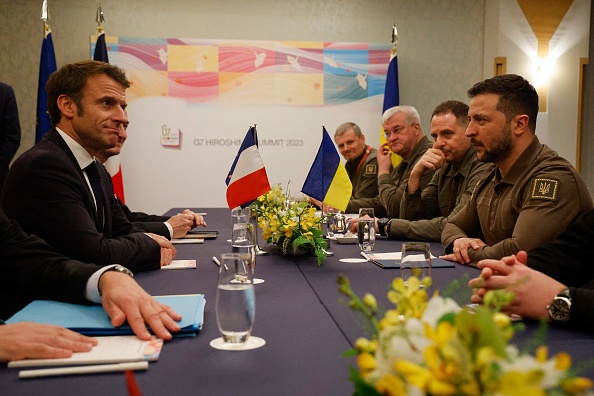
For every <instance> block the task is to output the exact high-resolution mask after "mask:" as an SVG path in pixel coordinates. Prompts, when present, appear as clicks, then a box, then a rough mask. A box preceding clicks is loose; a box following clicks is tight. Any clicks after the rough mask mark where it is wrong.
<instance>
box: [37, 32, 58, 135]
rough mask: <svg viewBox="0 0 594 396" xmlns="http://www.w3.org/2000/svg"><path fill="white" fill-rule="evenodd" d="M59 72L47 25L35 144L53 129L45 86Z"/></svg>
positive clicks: (41, 64) (38, 93)
mask: <svg viewBox="0 0 594 396" xmlns="http://www.w3.org/2000/svg"><path fill="white" fill-rule="evenodd" d="M56 70H58V68H57V66H56V54H55V53H54V42H53V41H52V31H51V30H50V28H49V26H48V25H45V37H44V38H43V43H42V44H41V61H40V62H39V84H38V86H37V127H36V129H35V143H37V142H38V141H40V140H41V138H42V137H43V135H45V133H46V132H47V131H49V130H50V128H51V127H52V124H51V121H50V117H49V114H48V113H47V90H46V89H45V84H46V83H47V80H48V78H49V76H50V75H51V74H52V73H53V72H55V71H56Z"/></svg>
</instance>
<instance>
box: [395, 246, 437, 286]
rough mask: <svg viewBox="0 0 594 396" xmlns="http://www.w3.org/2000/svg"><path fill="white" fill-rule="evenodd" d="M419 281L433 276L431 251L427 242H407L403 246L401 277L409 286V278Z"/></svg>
mask: <svg viewBox="0 0 594 396" xmlns="http://www.w3.org/2000/svg"><path fill="white" fill-rule="evenodd" d="M411 276H415V277H417V278H419V280H421V279H423V278H424V277H426V276H429V277H430V276H431V249H430V246H429V244H428V243H426V242H405V243H403V244H402V256H401V259H400V277H401V278H402V279H404V283H405V284H408V282H407V280H408V278H409V277H411Z"/></svg>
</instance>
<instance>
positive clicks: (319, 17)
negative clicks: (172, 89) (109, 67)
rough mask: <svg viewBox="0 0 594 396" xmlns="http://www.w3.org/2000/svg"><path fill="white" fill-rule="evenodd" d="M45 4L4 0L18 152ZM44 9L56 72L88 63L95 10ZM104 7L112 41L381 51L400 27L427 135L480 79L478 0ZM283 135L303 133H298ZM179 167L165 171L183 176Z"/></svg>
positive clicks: (111, 3)
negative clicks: (436, 117) (447, 105)
mask: <svg viewBox="0 0 594 396" xmlns="http://www.w3.org/2000/svg"><path fill="white" fill-rule="evenodd" d="M41 3H42V1H41V0H19V1H13V0H0V33H1V34H0V57H1V60H0V80H2V81H5V82H7V83H9V84H11V85H13V86H14V88H15V91H16V94H17V101H18V105H19V110H20V115H21V123H22V127H23V141H22V148H21V150H20V152H22V151H23V150H24V149H27V148H29V147H31V145H32V144H33V136H34V129H35V124H34V119H35V102H36V94H37V73H38V68H39V54H40V46H41V40H42V22H41V20H40V15H41ZM49 4H50V14H51V20H50V25H51V28H52V31H53V40H54V45H55V51H56V59H57V63H58V66H61V65H63V64H65V63H68V62H74V61H78V60H81V59H88V58H89V57H90V51H89V36H90V35H92V34H94V33H95V28H96V23H95V11H96V4H97V2H96V1H95V0H84V1H82V0H81V1H72V0H50V1H49ZM101 4H102V7H103V11H104V13H105V18H106V22H105V23H104V28H105V29H106V32H107V34H108V35H114V36H136V37H181V38H217V39H253V40H313V41H343V42H347V41H352V42H375V43H377V42H389V41H390V37H391V36H390V35H391V28H392V24H393V23H396V25H397V27H398V32H399V36H400V43H399V46H398V55H399V68H400V76H401V78H400V88H401V89H400V94H401V103H403V104H411V105H414V106H415V107H417V109H418V110H419V113H420V115H421V117H422V121H423V122H422V125H423V128H424V130H425V133H426V134H428V124H429V122H428V120H429V116H430V114H431V111H432V110H433V108H434V107H435V106H436V105H437V104H438V103H440V102H441V101H443V100H447V99H458V100H466V90H467V89H468V88H469V87H470V86H471V85H472V84H473V83H475V82H476V81H478V80H480V79H481V78H482V70H483V65H482V46H483V14H484V1H482V0H479V1H477V0H447V1H444V0H418V1H414V2H413V1H408V0H389V1H388V0H342V1H338V0H300V1H288V0H245V1H242V2H239V1H236V0H219V1H206V0H171V1H167V2H164V1H160V0H126V1H120V0H102V1H101ZM468 32H472V34H468ZM380 116H381V115H380V114H373V115H368V117H377V130H371V131H364V132H365V133H366V135H367V137H368V139H369V141H370V143H371V144H374V145H377V143H379V129H380ZM344 121H347V120H344ZM132 122H133V120H132ZM287 128H289V129H291V128H293V131H294V132H293V133H294V134H298V133H299V130H298V128H299V126H298V125H287ZM129 143H132V138H130V142H129ZM232 150H233V151H235V152H236V148H232ZM235 152H234V153H233V154H232V155H234V154H235ZM123 162H125V160H123ZM179 165H180V164H175V163H170V164H163V165H162V166H169V167H171V169H179V168H180V166H179ZM227 166H228V165H227V164H226V163H225V167H227ZM306 166H309V164H307V165H306ZM280 171H281V170H279V172H280ZM124 177H125V176H124ZM201 182H203V180H200V179H198V180H196V183H197V184H198V183H201ZM206 182H210V181H209V180H206ZM133 183H134V180H125V188H126V190H127V191H129V192H130V193H131V194H132V193H134V194H133V195H130V196H129V195H128V194H126V198H127V200H128V201H129V202H130V204H131V205H132V204H134V206H132V207H133V209H135V210H147V211H163V210H165V209H166V208H168V207H171V206H177V205H180V206H183V205H185V204H186V203H185V202H176V195H175V190H176V189H186V188H187V187H186V186H187V185H184V184H181V183H180V184H178V185H177V186H176V188H175V189H173V190H174V191H170V192H169V193H168V194H167V197H166V198H167V199H168V201H167V202H162V203H159V204H158V205H155V203H154V199H153V197H152V196H151V191H136V190H135V186H133ZM192 188H196V187H192ZM151 201H153V202H151ZM224 205H225V203H224V202H221V203H220V204H219V205H218V206H224Z"/></svg>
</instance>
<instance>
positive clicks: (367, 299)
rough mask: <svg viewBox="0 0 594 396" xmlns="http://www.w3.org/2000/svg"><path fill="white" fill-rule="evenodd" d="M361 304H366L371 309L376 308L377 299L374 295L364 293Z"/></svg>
mask: <svg viewBox="0 0 594 396" xmlns="http://www.w3.org/2000/svg"><path fill="white" fill-rule="evenodd" d="M363 304H365V305H367V306H368V307H369V308H371V309H372V310H374V311H375V310H376V309H377V300H376V299H375V297H374V295H373V294H371V293H366V294H365V295H364V296H363Z"/></svg>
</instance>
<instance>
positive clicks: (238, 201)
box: [225, 126, 270, 209]
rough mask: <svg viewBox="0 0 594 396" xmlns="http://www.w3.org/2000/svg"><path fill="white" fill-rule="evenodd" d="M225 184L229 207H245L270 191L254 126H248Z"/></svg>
mask: <svg viewBox="0 0 594 396" xmlns="http://www.w3.org/2000/svg"><path fill="white" fill-rule="evenodd" d="M225 183H226V184H227V204H228V205H229V209H233V208H236V207H238V206H241V207H242V208H245V207H246V206H248V205H249V204H251V203H252V202H253V201H254V200H255V199H256V198H258V197H259V196H261V195H264V194H266V193H267V192H268V191H270V183H269V182H268V175H267V174H266V169H265V168H264V163H263V162H262V158H261V157H260V152H259V151H258V137H257V134H256V127H255V126H253V127H250V129H249V130H248V132H247V134H246V135H245V139H243V143H241V147H240V148H239V152H238V153H237V156H236V157H235V160H234V161H233V165H232V166H231V170H230V171H229V175H228V176H227V179H226V180H225Z"/></svg>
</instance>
